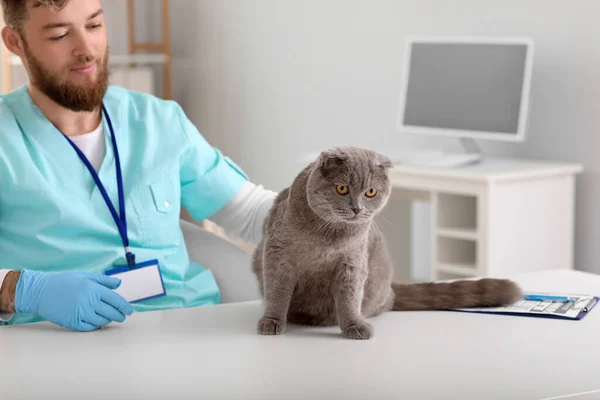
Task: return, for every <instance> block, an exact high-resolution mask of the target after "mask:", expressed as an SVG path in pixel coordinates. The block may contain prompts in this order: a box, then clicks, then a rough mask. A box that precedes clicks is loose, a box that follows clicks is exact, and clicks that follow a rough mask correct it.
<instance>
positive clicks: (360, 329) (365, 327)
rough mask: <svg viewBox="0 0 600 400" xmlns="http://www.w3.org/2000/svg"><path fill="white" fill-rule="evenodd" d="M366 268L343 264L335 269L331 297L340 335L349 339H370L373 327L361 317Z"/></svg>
mask: <svg viewBox="0 0 600 400" xmlns="http://www.w3.org/2000/svg"><path fill="white" fill-rule="evenodd" d="M366 279H367V270H366V268H361V267H358V266H355V265H352V264H346V263H343V264H341V265H340V266H339V267H337V269H336V273H335V275H334V282H333V296H334V299H335V307H336V311H337V317H338V322H339V325H340V329H341V330H342V335H344V336H345V337H347V338H350V339H370V338H371V336H373V327H372V326H371V324H369V323H368V322H367V321H365V319H364V318H363V317H362V316H361V312H360V311H361V310H360V307H361V303H362V298H363V292H364V284H365V280H366Z"/></svg>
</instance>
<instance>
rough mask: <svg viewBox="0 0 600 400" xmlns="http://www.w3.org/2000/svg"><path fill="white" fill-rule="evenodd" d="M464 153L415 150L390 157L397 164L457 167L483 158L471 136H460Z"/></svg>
mask: <svg viewBox="0 0 600 400" xmlns="http://www.w3.org/2000/svg"><path fill="white" fill-rule="evenodd" d="M460 143H461V145H462V148H463V149H464V151H465V152H464V153H452V152H446V151H443V150H429V151H423V150H415V151H413V152H406V153H405V154H402V155H400V156H396V157H392V161H393V162H394V164H397V165H407V166H419V167H432V168H458V167H464V166H467V165H471V164H477V163H479V162H481V161H482V160H483V154H482V152H481V150H480V149H479V146H477V142H476V141H475V140H474V139H472V138H460Z"/></svg>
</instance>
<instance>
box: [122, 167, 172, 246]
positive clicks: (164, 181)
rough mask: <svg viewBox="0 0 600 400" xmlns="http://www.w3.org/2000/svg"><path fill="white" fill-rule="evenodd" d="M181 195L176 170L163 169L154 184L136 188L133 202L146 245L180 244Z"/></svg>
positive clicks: (132, 197) (132, 198)
mask: <svg viewBox="0 0 600 400" xmlns="http://www.w3.org/2000/svg"><path fill="white" fill-rule="evenodd" d="M180 195H181V194H180V186H179V176H178V175H177V174H176V173H174V172H162V173H160V174H159V175H158V176H157V177H156V178H155V179H153V180H152V181H151V182H150V183H147V184H145V185H140V186H138V187H136V188H135V189H134V190H133V191H132V193H131V201H132V203H133V206H134V208H135V211H136V214H137V217H138V221H139V227H140V230H141V233H142V235H141V237H142V242H143V243H142V244H143V245H144V246H146V247H169V246H177V245H179V243H180V241H181V237H180V233H179V217H180V207H179V204H180V203H181V200H180Z"/></svg>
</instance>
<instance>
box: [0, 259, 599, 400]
mask: <svg viewBox="0 0 600 400" xmlns="http://www.w3.org/2000/svg"><path fill="white" fill-rule="evenodd" d="M518 282H519V283H521V284H522V285H523V287H524V288H525V289H530V290H544V291H566V292H584V293H590V294H599V293H600V276H595V275H590V274H585V273H581V272H576V271H551V272H544V273H533V274H527V275H522V276H519V277H518ZM260 315H261V306H260V303H256V302H250V303H238V304H231V305H222V306H215V307H204V308H195V309H179V310H171V311H165V312H153V313H139V314H136V315H134V316H132V317H130V318H129V319H128V321H127V322H126V323H125V324H121V325H115V326H109V327H107V328H104V329H101V330H99V331H96V332H92V333H76V332H69V331H66V330H63V329H61V328H58V327H56V326H54V325H51V324H49V323H41V324H31V325H20V326H8V327H2V328H0V349H1V350H0V351H1V355H0V398H2V399H7V400H8V399H10V400H16V399H32V398H43V399H50V398H52V399H55V398H56V399H61V400H67V399H114V400H117V399H133V398H136V399H160V400H165V399H211V400H212V399H215V400H219V399H260V400H268V399H345V400H353V399H357V400H365V399H400V398H406V399H432V398H448V399H543V398H550V397H554V396H564V395H568V394H574V393H582V392H589V391H593V390H598V389H600V379H599V377H598V376H599V375H598V373H599V371H600V352H599V351H598V350H597V349H598V347H599V344H598V337H599V336H600V309H594V310H592V311H591V313H590V314H589V315H588V316H587V317H586V318H584V319H583V320H581V321H560V320H550V319H539V318H524V317H509V316H494V315H475V314H467V313H456V312H395V313H388V314H385V315H383V316H380V317H377V318H374V319H372V322H373V324H374V326H375V329H376V333H375V337H374V338H373V339H372V340H370V341H352V340H349V339H344V338H342V337H341V336H340V333H339V330H338V329H337V328H311V327H297V326H291V327H290V328H289V331H288V332H287V333H286V334H285V335H283V336H277V337H265V336H259V335H257V334H256V333H255V325H256V321H257V320H258V318H259V317H260ZM596 395H599V393H596ZM591 396H593V395H585V396H576V397H572V398H573V399H575V398H576V399H579V400H582V399H591V398H594V397H591Z"/></svg>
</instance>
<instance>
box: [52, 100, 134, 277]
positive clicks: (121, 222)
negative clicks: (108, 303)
mask: <svg viewBox="0 0 600 400" xmlns="http://www.w3.org/2000/svg"><path fill="white" fill-rule="evenodd" d="M102 111H103V112H104V115H105V116H106V122H107V123H108V128H109V129H110V138H111V140H112V146H113V149H114V152H115V163H116V170H117V188H118V191H119V213H120V216H119V214H117V211H116V210H115V207H114V206H113V204H112V201H110V197H108V194H107V193H106V189H104V185H103V184H102V182H101V181H100V177H99V176H98V174H97V173H96V170H95V169H94V167H93V166H92V164H91V163H90V161H89V160H88V159H87V157H86V156H85V154H83V152H82V151H81V150H80V149H79V147H77V145H76V144H75V143H73V141H72V140H71V139H69V137H68V136H67V135H65V134H64V133H63V136H64V137H65V138H66V139H67V141H68V142H69V143H70V144H71V146H72V147H73V149H74V150H75V152H76V153H77V155H79V158H80V159H81V161H83V163H84V164H85V166H86V167H87V169H88V170H89V171H90V174H91V175H92V178H94V181H95V182H96V185H97V186H98V189H100V193H102V197H103V198H104V201H105V202H106V205H107V206H108V209H109V211H110V213H111V215H112V217H113V219H114V220H115V223H116V224H117V228H119V234H120V235H121V239H122V241H123V247H124V248H125V257H126V258H127V265H128V266H129V268H130V269H131V268H134V267H135V255H134V254H133V253H132V252H131V251H130V250H129V238H128V236H127V218H126V216H125V196H124V195H123V177H122V176H121V160H120V159H119V149H118V148H117V140H116V138H115V131H114V130H113V126H112V122H111V120H110V117H109V116H108V111H106V108H104V104H103V105H102ZM61 133H62V132H61Z"/></svg>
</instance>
